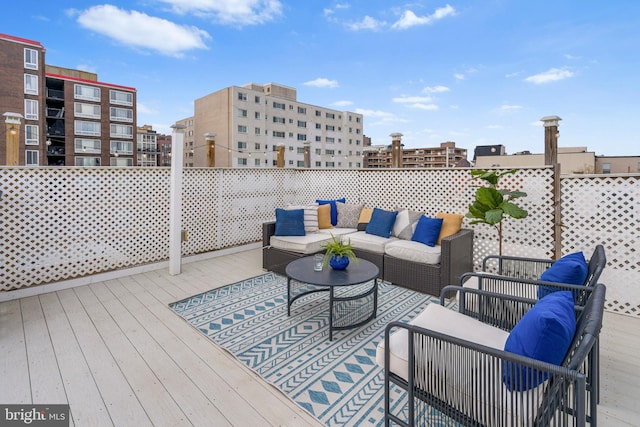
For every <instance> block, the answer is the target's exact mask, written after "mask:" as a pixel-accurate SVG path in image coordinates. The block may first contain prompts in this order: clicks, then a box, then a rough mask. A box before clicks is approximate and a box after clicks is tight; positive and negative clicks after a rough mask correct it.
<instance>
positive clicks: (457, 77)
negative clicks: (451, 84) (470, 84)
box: [453, 73, 465, 80]
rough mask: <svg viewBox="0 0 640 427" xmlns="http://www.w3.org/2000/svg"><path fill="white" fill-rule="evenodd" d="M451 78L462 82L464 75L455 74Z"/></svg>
mask: <svg viewBox="0 0 640 427" xmlns="http://www.w3.org/2000/svg"><path fill="white" fill-rule="evenodd" d="M453 77H454V78H455V79H456V80H464V79H465V77H464V74H462V73H456V74H454V75H453Z"/></svg>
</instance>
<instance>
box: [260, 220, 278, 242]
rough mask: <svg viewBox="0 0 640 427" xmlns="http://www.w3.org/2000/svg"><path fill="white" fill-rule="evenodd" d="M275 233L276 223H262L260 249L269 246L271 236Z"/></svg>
mask: <svg viewBox="0 0 640 427" xmlns="http://www.w3.org/2000/svg"><path fill="white" fill-rule="evenodd" d="M275 232H276V222H275V221H268V222H263V223H262V247H263V248H264V247H266V246H269V245H271V236H273V235H274V234H275Z"/></svg>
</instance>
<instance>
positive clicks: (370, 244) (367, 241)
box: [343, 231, 398, 254]
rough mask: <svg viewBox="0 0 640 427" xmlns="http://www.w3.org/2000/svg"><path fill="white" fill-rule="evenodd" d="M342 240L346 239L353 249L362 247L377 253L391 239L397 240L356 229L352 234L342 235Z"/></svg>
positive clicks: (380, 251) (379, 252)
mask: <svg viewBox="0 0 640 427" xmlns="http://www.w3.org/2000/svg"><path fill="white" fill-rule="evenodd" d="M343 240H345V241H348V242H349V243H351V245H352V246H353V247H354V249H364V250H367V251H369V252H375V253H378V254H383V253H384V248H385V246H386V245H387V244H388V243H390V242H393V241H396V240H398V238H397V237H380V236H376V235H375V234H367V233H366V232H364V231H357V232H355V233H353V234H349V235H348V236H345V237H343Z"/></svg>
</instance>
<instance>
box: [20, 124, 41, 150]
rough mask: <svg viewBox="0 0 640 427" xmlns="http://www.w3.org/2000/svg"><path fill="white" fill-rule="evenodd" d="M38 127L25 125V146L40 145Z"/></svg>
mask: <svg viewBox="0 0 640 427" xmlns="http://www.w3.org/2000/svg"><path fill="white" fill-rule="evenodd" d="M38 131H39V129H38V126H36V125H25V127H24V143H25V145H38V144H39V141H40V132H38Z"/></svg>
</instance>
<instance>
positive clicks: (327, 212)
mask: <svg viewBox="0 0 640 427" xmlns="http://www.w3.org/2000/svg"><path fill="white" fill-rule="evenodd" d="M318 228H333V226H332V225H331V205H329V204H326V205H320V206H318Z"/></svg>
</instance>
